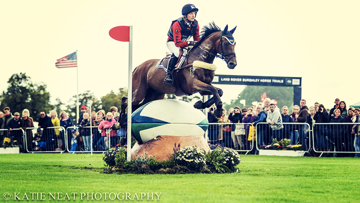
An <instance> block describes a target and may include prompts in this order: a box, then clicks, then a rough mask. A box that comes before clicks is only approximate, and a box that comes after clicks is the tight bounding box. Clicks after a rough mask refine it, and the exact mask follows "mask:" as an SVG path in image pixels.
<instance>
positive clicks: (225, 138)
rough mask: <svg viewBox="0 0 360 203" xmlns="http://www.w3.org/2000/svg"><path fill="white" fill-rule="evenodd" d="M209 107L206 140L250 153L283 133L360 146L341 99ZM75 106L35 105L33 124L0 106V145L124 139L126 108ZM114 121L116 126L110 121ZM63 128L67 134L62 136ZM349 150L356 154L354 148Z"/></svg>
mask: <svg viewBox="0 0 360 203" xmlns="http://www.w3.org/2000/svg"><path fill="white" fill-rule="evenodd" d="M215 110H216V106H215V105H213V106H211V107H210V108H209V111H208V114H207V116H208V121H209V123H210V125H209V128H208V139H209V144H210V146H213V145H216V144H219V143H224V144H225V145H226V146H227V147H232V148H234V149H237V150H248V151H250V150H252V151H250V153H256V148H257V147H256V146H255V145H253V143H256V144H257V146H258V147H259V146H263V145H269V144H271V142H272V141H273V139H277V140H281V139H283V138H288V139H290V140H291V144H292V145H297V144H301V145H302V147H303V149H304V150H309V149H310V150H316V151H346V152H360V139H359V130H360V129H359V128H358V123H359V114H360V109H358V108H356V109H355V108H353V107H350V108H347V107H346V103H345V102H344V101H340V99H338V98H337V99H335V105H334V107H333V108H331V109H330V110H329V111H328V110H327V109H326V108H325V106H324V105H323V104H319V103H318V102H316V103H315V104H314V106H311V107H308V106H307V105H306V100H304V99H302V100H301V101H300V106H298V105H294V106H293V107H292V112H291V114H289V108H288V107H287V106H283V107H281V109H279V108H278V107H277V106H276V104H274V103H271V100H270V99H265V100H264V102H262V103H259V104H258V105H257V106H251V107H248V108H243V109H240V108H239V107H234V108H230V109H229V111H228V113H227V112H226V110H225V108H223V109H222V115H221V116H220V117H216V116H215V113H214V112H215ZM80 111H81V113H80V115H79V119H78V120H77V121H76V122H73V121H72V120H71V118H70V117H69V116H68V115H67V113H66V112H65V111H62V112H61V113H60V115H59V117H58V115H57V113H56V111H51V112H50V113H49V114H47V113H46V112H45V111H40V114H39V116H40V117H39V119H38V120H39V122H38V127H37V128H36V129H34V119H33V118H32V117H30V112H29V110H27V109H24V110H23V111H22V113H21V114H20V113H19V112H15V113H14V114H12V113H11V111H10V108H9V107H5V108H4V109H3V112H0V146H4V147H6V146H8V145H18V146H19V147H20V150H21V151H23V152H25V151H34V150H42V151H66V150H69V151H90V150H91V148H92V149H93V150H94V151H104V150H105V149H106V148H108V147H113V146H116V145H124V144H125V142H126V140H125V138H124V137H125V135H126V122H124V121H126V114H120V113H119V112H118V108H117V107H111V108H110V110H109V112H107V113H106V112H105V111H104V110H99V111H97V112H95V111H92V112H89V109H88V108H87V107H86V106H81V107H80ZM117 123H119V125H120V128H119V127H115V124H117ZM216 123H219V124H216ZM237 123H243V124H241V125H236V124H237ZM346 123H347V124H346ZM349 123H353V124H352V125H349ZM307 124H308V125H307ZM314 124H318V125H314ZM90 126H92V128H90ZM17 129H23V130H24V132H25V134H24V136H25V137H26V139H21V138H22V136H23V134H22V131H19V130H17ZM65 131H66V132H67V134H68V135H69V136H67V140H65V136H64V135H65ZM310 131H313V135H314V141H315V142H312V140H311V139H310V138H311V136H309V135H310ZM109 139H110V140H109ZM23 140H26V143H23ZM66 143H67V145H66ZM91 143H92V146H91ZM309 143H312V144H310V145H309ZM66 146H68V148H69V149H66ZM26 149H27V150H26ZM355 156H356V157H360V153H356V154H355Z"/></svg>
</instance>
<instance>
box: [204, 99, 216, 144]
mask: <svg viewBox="0 0 360 203" xmlns="http://www.w3.org/2000/svg"><path fill="white" fill-rule="evenodd" d="M215 110H216V106H215V105H212V106H211V107H210V108H209V110H208V114H207V119H208V121H209V129H208V138H209V141H210V143H211V144H215V143H216V142H217V140H218V136H219V126H218V125H217V124H212V123H218V119H217V118H216V116H215V114H214V113H215Z"/></svg>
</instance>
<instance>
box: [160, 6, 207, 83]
mask: <svg viewBox="0 0 360 203" xmlns="http://www.w3.org/2000/svg"><path fill="white" fill-rule="evenodd" d="M198 10H199V9H198V8H196V7H195V5H194V4H186V5H185V6H184V7H183V8H182V15H183V16H182V17H180V18H178V19H176V20H174V21H172V23H171V26H170V29H169V31H168V34H167V35H168V39H167V47H168V49H169V50H170V51H171V53H172V55H171V57H170V60H169V62H168V66H167V73H166V76H165V79H164V83H165V84H169V85H172V74H171V72H172V70H174V68H175V65H176V62H177V59H178V57H179V52H180V48H184V47H187V46H189V45H192V46H193V45H194V44H195V41H199V40H200V34H199V24H198V21H197V20H196V19H195V17H196V14H197V12H198ZM190 37H193V39H194V41H189V39H190Z"/></svg>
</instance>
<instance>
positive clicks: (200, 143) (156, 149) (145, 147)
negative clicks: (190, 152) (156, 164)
mask: <svg viewBox="0 0 360 203" xmlns="http://www.w3.org/2000/svg"><path fill="white" fill-rule="evenodd" d="M175 143H176V146H178V144H180V148H183V147H186V146H197V147H199V148H202V149H204V150H205V151H206V152H208V151H210V148H209V145H208V143H207V142H206V140H205V138H204V137H203V136H166V135H161V136H158V137H157V138H156V139H154V140H150V141H148V142H146V143H144V144H141V145H139V144H138V143H136V144H135V145H134V147H133V148H132V150H131V159H132V160H134V159H136V155H138V156H144V153H146V155H147V156H155V159H156V160H157V161H164V160H169V159H170V158H171V156H172V154H173V153H174V145H175Z"/></svg>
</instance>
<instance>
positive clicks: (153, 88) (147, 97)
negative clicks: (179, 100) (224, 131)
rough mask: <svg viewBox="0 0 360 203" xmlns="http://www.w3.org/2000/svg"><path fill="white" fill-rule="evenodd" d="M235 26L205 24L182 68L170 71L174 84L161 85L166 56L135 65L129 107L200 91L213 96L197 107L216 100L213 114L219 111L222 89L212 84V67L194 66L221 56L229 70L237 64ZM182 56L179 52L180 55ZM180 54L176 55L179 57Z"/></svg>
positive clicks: (217, 113) (213, 72)
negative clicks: (161, 66)
mask: <svg viewBox="0 0 360 203" xmlns="http://www.w3.org/2000/svg"><path fill="white" fill-rule="evenodd" d="M235 29H236V27H234V28H233V29H232V30H230V31H228V25H226V26H225V28H224V30H221V29H220V28H219V27H218V26H217V25H216V24H215V23H214V22H213V23H210V24H209V25H208V26H205V27H204V28H203V29H202V30H201V33H200V36H201V39H200V41H198V42H197V43H196V44H195V45H194V46H193V47H192V48H191V49H190V50H188V53H187V55H186V56H185V57H186V58H185V60H184V62H183V65H182V66H181V67H177V68H175V70H174V71H173V79H174V82H173V85H168V84H164V83H163V81H164V78H165V75H166V70H165V71H164V68H159V65H161V64H162V65H163V67H167V63H168V60H169V57H165V58H163V59H162V60H160V59H150V60H147V61H145V62H143V63H142V64H141V65H139V66H137V67H136V68H135V70H134V71H133V74H132V88H133V91H132V110H133V111H135V110H136V109H137V108H139V107H140V106H141V105H143V104H146V103H148V102H150V101H154V100H159V99H164V96H165V94H175V95H176V96H182V95H192V94H194V93H197V92H199V93H200V94H201V95H213V97H212V98H210V99H209V100H208V101H206V102H204V103H203V102H202V101H198V102H196V103H195V104H194V107H195V108H197V109H204V108H208V107H210V106H211V105H212V104H214V103H215V105H216V107H217V111H216V115H218V116H221V114H222V102H221V99H220V97H221V96H222V94H223V91H222V90H221V89H220V88H217V87H214V86H213V85H212V84H211V82H212V80H213V78H214V75H215V69H216V68H215V69H214V68H206V67H205V68H203V67H194V66H193V64H195V62H196V63H197V64H199V62H200V64H201V62H202V63H203V64H211V65H212V63H213V61H214V59H215V57H219V58H221V59H223V60H224V61H225V62H226V64H227V67H228V68H229V69H234V68H235V66H236V65H237V62H236V54H235V52H234V49H235V44H236V43H235V40H234V37H233V36H232V34H233V33H234V31H235ZM180 55H181V54H180ZM180 59H181V56H179V60H180ZM127 103H128V102H127V100H125V102H123V103H122V107H121V111H122V112H125V108H126V106H127Z"/></svg>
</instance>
